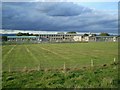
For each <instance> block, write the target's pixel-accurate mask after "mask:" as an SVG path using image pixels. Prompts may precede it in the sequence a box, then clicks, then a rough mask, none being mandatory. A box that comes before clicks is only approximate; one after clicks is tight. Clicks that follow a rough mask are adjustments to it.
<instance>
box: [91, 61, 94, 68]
mask: <svg viewBox="0 0 120 90" xmlns="http://www.w3.org/2000/svg"><path fill="white" fill-rule="evenodd" d="M93 66H94V62H93V60H92V59H91V67H93Z"/></svg>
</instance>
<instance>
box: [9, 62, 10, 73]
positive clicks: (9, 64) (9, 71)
mask: <svg viewBox="0 0 120 90" xmlns="http://www.w3.org/2000/svg"><path fill="white" fill-rule="evenodd" d="M9 72H10V64H9Z"/></svg>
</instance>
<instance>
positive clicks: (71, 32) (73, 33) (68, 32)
mask: <svg viewBox="0 0 120 90" xmlns="http://www.w3.org/2000/svg"><path fill="white" fill-rule="evenodd" d="M67 34H77V33H76V32H74V31H73V32H67Z"/></svg>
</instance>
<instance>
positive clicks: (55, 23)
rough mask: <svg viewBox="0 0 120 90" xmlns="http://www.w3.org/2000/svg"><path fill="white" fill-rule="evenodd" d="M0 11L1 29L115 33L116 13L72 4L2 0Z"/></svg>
mask: <svg viewBox="0 0 120 90" xmlns="http://www.w3.org/2000/svg"><path fill="white" fill-rule="evenodd" d="M2 12H3V15H2V18H3V23H2V26H3V29H23V30H46V31H93V32H100V31H106V32H109V31H110V32H117V29H116V28H117V15H114V16H112V15H110V14H109V13H107V12H106V13H105V12H104V13H103V12H99V11H97V10H92V9H90V8H86V7H84V6H78V5H76V4H74V3H48V2H47V3H32V2H31V3H30V2H29V3H28V2H26V3H25V2H24V3H19V2H18V3H3V10H2ZM112 30H113V31H112Z"/></svg>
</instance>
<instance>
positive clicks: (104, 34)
mask: <svg viewBox="0 0 120 90" xmlns="http://www.w3.org/2000/svg"><path fill="white" fill-rule="evenodd" d="M99 36H110V35H109V34H108V33H104V32H103V33H100V34H99Z"/></svg>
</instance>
